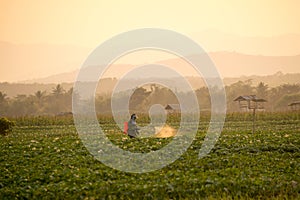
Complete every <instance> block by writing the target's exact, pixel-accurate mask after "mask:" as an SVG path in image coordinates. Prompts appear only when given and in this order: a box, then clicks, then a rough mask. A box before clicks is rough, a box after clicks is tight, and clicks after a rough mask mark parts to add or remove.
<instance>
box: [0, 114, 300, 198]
mask: <svg viewBox="0 0 300 200" xmlns="http://www.w3.org/2000/svg"><path fill="white" fill-rule="evenodd" d="M12 120H14V121H15V122H16V126H15V127H14V128H13V131H12V133H10V134H9V135H7V136H1V137H0V171H1V173H0V199H300V113H299V112H293V113H291V112H289V113H259V114H258V115H257V119H256V131H255V133H254V134H252V119H251V115H248V114H238V113H235V114H228V115H227V118H226V122H225V125H224V129H223V131H222V133H221V136H220V138H219V140H218V142H217V144H216V145H215V147H214V148H213V150H212V151H211V152H210V154H208V155H207V156H206V157H204V158H202V159H198V153H199V149H200V148H201V144H202V142H203V139H204V137H205V134H206V130H207V128H208V124H209V116H201V121H200V124H199V129H198V132H197V135H196V138H195V139H194V141H193V143H192V145H191V146H190V147H189V148H188V150H187V151H186V152H185V153H184V154H183V155H182V156H181V157H180V158H179V159H178V160H176V161H175V162H174V163H172V164H170V165H168V166H166V167H164V168H162V169H160V170H157V171H153V172H149V173H141V174H138V173H137V174H135V173H126V172H122V171H118V170H115V169H112V168H109V167H107V166H105V165H104V164H102V163H101V162H100V161H98V160H96V159H95V158H94V157H93V156H92V155H91V154H90V153H89V152H88V151H87V149H86V148H85V147H84V145H83V144H82V142H81V140H80V138H79V137H78V135H77V132H76V129H75V126H74V124H73V121H72V118H71V117H35V118H34V117H25V118H16V119H12ZM178 120H179V119H177V118H176V116H171V117H169V118H168V125H169V126H171V127H173V128H175V129H176V128H178ZM99 122H100V124H101V127H102V128H103V130H104V131H105V133H107V136H108V137H109V138H110V139H111V141H112V142H113V143H114V144H116V145H118V146H119V147H120V148H123V149H126V150H127V151H132V152H148V151H155V150H158V149H160V148H161V147H163V146H164V145H166V144H167V143H169V142H170V141H171V140H172V138H137V139H130V138H129V137H127V136H126V135H124V134H123V133H122V130H120V129H118V128H117V127H116V125H115V124H114V122H113V120H112V118H111V117H105V116H102V117H99ZM147 122H148V119H147V118H146V117H144V118H143V117H141V118H139V120H138V123H139V125H144V124H147ZM128 164H130V163H128Z"/></svg>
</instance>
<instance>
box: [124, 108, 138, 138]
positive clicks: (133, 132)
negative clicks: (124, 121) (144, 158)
mask: <svg viewBox="0 0 300 200" xmlns="http://www.w3.org/2000/svg"><path fill="white" fill-rule="evenodd" d="M136 119H137V116H136V114H132V115H131V117H130V120H129V121H128V131H127V132H128V135H129V137H130V138H135V137H137V136H138V134H139V131H138V130H139V128H138V127H137V125H136Z"/></svg>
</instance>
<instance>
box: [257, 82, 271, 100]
mask: <svg viewBox="0 0 300 200" xmlns="http://www.w3.org/2000/svg"><path fill="white" fill-rule="evenodd" d="M268 89H269V87H268V85H267V84H265V83H263V82H260V83H259V84H258V85H257V87H256V88H255V90H256V95H257V96H258V97H259V98H267V96H268V92H269V91H268Z"/></svg>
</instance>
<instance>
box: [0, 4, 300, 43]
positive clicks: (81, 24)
mask: <svg viewBox="0 0 300 200" xmlns="http://www.w3.org/2000/svg"><path fill="white" fill-rule="evenodd" d="M0 4H1V6H0V9H1V11H0V24H1V27H0V40H2V41H9V42H14V43H50V44H75V45H82V46H88V47H94V46H95V44H98V43H99V42H101V41H102V40H105V39H107V38H108V37H111V36H112V35H115V34H118V33H120V32H123V31H127V30H130V29H135V28H142V27H160V28H167V29H172V30H175V31H179V32H182V33H186V34H191V33H193V32H199V31H202V30H207V29H216V30H219V31H221V32H225V33H234V34H237V35H244V36H276V35H280V34H286V33H300V26H299V21H300V20H299V19H300V12H299V8H300V1H298V0H286V1H283V0H264V1H261V0H251V1H240V0H226V1H219V0H209V1H208V0H205V1H202V0H188V1H174V0H151V1H143V0H128V1H117V0H106V1H101V0H92V1H80V0H65V1H61V0H51V1H40V0H26V1H23V0H2V1H1V3H0Z"/></svg>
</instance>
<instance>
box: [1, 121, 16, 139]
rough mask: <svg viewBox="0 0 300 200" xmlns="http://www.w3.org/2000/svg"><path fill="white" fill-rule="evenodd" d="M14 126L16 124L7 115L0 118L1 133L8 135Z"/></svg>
mask: <svg viewBox="0 0 300 200" xmlns="http://www.w3.org/2000/svg"><path fill="white" fill-rule="evenodd" d="M13 126H15V123H14V122H13V121H10V120H8V119H7V118H5V117H2V118H0V135H7V134H8V133H9V132H10V131H11V129H12V127H13Z"/></svg>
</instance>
